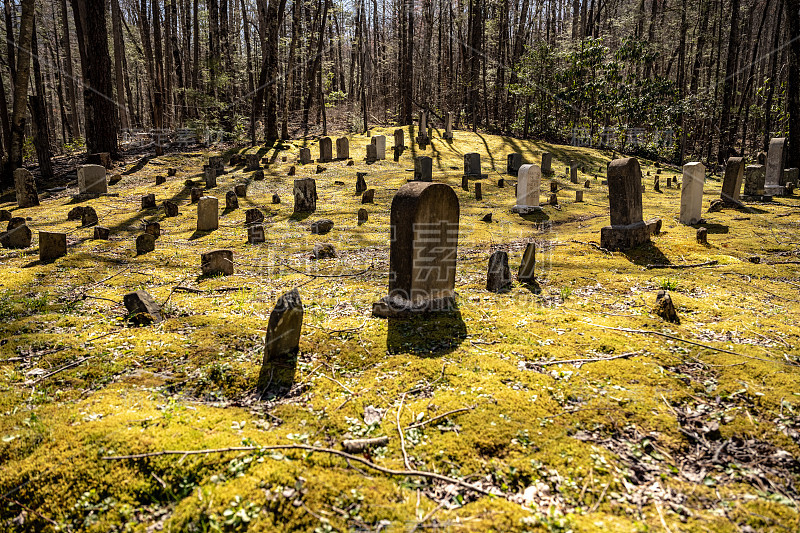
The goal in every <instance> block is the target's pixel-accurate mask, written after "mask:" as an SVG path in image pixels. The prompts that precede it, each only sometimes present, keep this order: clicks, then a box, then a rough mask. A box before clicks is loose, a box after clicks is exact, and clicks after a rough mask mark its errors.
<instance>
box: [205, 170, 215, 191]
mask: <svg viewBox="0 0 800 533" xmlns="http://www.w3.org/2000/svg"><path fill="white" fill-rule="evenodd" d="M203 181H205V182H206V189H211V188H213V187H216V186H217V169H215V168H214V167H211V166H207V167H205V168H204V169H203Z"/></svg>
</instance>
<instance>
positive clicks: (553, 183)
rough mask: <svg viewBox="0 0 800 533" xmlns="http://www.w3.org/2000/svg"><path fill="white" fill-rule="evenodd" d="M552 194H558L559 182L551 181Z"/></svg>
mask: <svg viewBox="0 0 800 533" xmlns="http://www.w3.org/2000/svg"><path fill="white" fill-rule="evenodd" d="M550 192H558V182H557V181H556V180H551V181H550Z"/></svg>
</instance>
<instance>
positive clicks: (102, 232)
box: [94, 226, 111, 241]
mask: <svg viewBox="0 0 800 533" xmlns="http://www.w3.org/2000/svg"><path fill="white" fill-rule="evenodd" d="M110 235H111V231H110V230H109V229H108V228H106V227H103V226H95V227H94V238H95V239H97V240H101V241H107V240H108V237H109V236H110Z"/></svg>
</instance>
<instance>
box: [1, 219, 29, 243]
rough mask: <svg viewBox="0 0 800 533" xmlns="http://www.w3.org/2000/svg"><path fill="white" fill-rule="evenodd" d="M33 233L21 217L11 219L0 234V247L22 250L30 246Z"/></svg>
mask: <svg viewBox="0 0 800 533" xmlns="http://www.w3.org/2000/svg"><path fill="white" fill-rule="evenodd" d="M32 240H33V232H32V231H31V229H30V228H29V227H28V224H27V222H26V221H25V219H24V218H23V217H12V218H11V220H9V221H8V225H7V226H6V231H5V232H3V233H2V234H0V245H2V247H3V248H10V249H22V248H27V247H29V246H30V245H31V241H32Z"/></svg>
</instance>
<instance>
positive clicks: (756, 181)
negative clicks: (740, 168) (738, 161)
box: [744, 165, 766, 197]
mask: <svg viewBox="0 0 800 533" xmlns="http://www.w3.org/2000/svg"><path fill="white" fill-rule="evenodd" d="M765 178H766V167H765V166H764V165H747V166H746V167H745V168H744V195H745V196H749V197H753V196H763V195H764V183H765Z"/></svg>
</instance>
